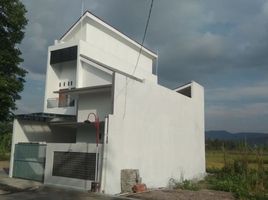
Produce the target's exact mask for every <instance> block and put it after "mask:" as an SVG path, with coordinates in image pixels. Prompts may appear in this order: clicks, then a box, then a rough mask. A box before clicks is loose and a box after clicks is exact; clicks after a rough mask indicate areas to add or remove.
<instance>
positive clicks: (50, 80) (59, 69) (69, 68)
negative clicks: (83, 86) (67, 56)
mask: <svg viewBox="0 0 268 200" xmlns="http://www.w3.org/2000/svg"><path fill="white" fill-rule="evenodd" d="M71 46H78V43H77V42H76V41H70V42H68V43H63V44H62V43H58V44H56V45H53V46H50V47H49V48H48V59H47V72H46V86H45V97H44V112H45V113H55V114H66V115H76V110H77V108H76V105H75V106H74V107H65V108H47V99H48V98H58V96H59V95H58V94H57V93H54V91H58V90H59V89H65V88H72V87H76V86H77V80H76V78H77V76H76V71H77V61H70V62H64V63H60V64H55V65H50V52H51V51H55V50H58V49H62V48H68V47H71ZM68 81H73V85H72V86H69V87H68V84H67V83H68ZM59 82H62V86H61V87H59ZM63 82H65V87H64V86H63Z"/></svg>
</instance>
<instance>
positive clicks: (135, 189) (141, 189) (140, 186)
mask: <svg viewBox="0 0 268 200" xmlns="http://www.w3.org/2000/svg"><path fill="white" fill-rule="evenodd" d="M146 190H147V187H146V185H145V184H142V183H140V184H136V185H134V186H133V187H132V191H133V192H134V193H139V192H145V191H146Z"/></svg>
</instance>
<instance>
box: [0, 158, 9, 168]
mask: <svg viewBox="0 0 268 200" xmlns="http://www.w3.org/2000/svg"><path fill="white" fill-rule="evenodd" d="M3 168H9V161H7V160H4V161H3V160H0V169H3Z"/></svg>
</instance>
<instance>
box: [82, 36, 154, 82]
mask: <svg viewBox="0 0 268 200" xmlns="http://www.w3.org/2000/svg"><path fill="white" fill-rule="evenodd" d="M98 39H99V38H98ZM110 39H111V40H108V39H107V43H108V46H109V47H110V48H106V47H105V45H103V46H99V45H97V43H99V42H100V41H99V40H97V39H96V40H92V41H88V42H84V41H80V54H81V55H85V56H87V57H89V58H91V59H94V60H97V61H98V62H100V63H102V64H105V65H108V66H110V67H112V68H115V69H118V70H120V71H123V72H125V73H128V74H131V75H137V76H138V77H141V78H142V79H147V80H150V81H152V82H154V83H156V81H157V78H156V76H155V75H153V74H152V65H153V60H152V59H151V58H148V57H146V56H144V55H141V56H140V59H139V63H138V65H137V67H136V70H135V66H136V62H137V58H138V54H139V52H138V50H137V51H136V50H134V49H131V48H130V47H129V46H127V45H125V44H123V43H121V41H116V39H113V38H110ZM93 41H96V42H95V43H92V42H93ZM109 41H110V43H109ZM100 43H101V42H100ZM148 68H149V70H148Z"/></svg>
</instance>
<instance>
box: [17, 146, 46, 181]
mask: <svg viewBox="0 0 268 200" xmlns="http://www.w3.org/2000/svg"><path fill="white" fill-rule="evenodd" d="M45 158H46V144H37V143H19V144H16V145H15V154H14V166H13V177H16V178H23V179H29V180H35V181H40V182H43V180H44V169H45V160H46V159H45Z"/></svg>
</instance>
